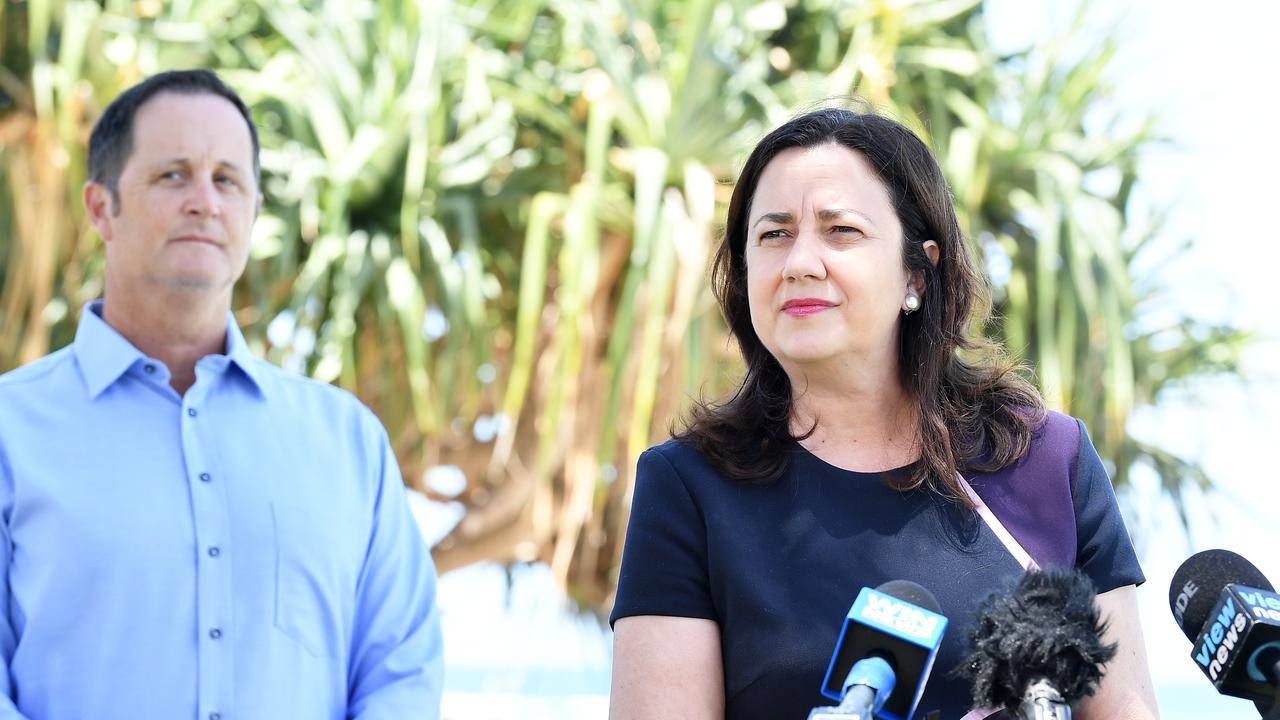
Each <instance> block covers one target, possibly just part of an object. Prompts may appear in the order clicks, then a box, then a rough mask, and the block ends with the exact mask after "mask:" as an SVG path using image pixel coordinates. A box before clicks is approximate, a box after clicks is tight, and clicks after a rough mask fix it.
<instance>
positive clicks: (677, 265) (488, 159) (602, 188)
mask: <svg viewBox="0 0 1280 720" xmlns="http://www.w3.org/2000/svg"><path fill="white" fill-rule="evenodd" d="M1082 27H1083V23H1081V22H1078V23H1077V24H1076V26H1075V29H1074V30H1072V31H1071V32H1068V33H1066V34H1064V35H1063V37H1062V38H1061V39H1060V41H1059V42H1056V43H1054V44H1052V45H1049V46H1045V47H1039V48H1034V49H1032V50H1029V51H1027V52H1024V53H1019V54H1015V55H1007V56H1005V55H997V54H996V53H994V52H993V51H992V50H991V49H990V47H989V46H988V44H987V41H986V33H985V29H984V18H983V8H982V5H981V3H980V2H979V0H915V1H912V0H763V1H762V0H507V1H504V2H498V0H418V1H417V2H410V1H394V0H363V1H361V0H330V1H328V2H324V1H319V0H259V1H258V2H232V1H230V0H201V1H199V2H197V1H196V0H187V1H177V2H159V0H132V1H125V0H105V1H104V2H92V1H89V0H43V1H40V0H36V1H17V2H15V1H14V0H6V1H5V2H0V60H2V62H0V278H2V282H3V287H2V288H0V370H7V369H10V368H12V367H16V366H17V365H20V364H22V363H24V362H29V361H31V360H33V359H35V358H37V357H39V356H41V355H43V354H45V353H46V352H48V351H50V350H51V349H54V348H57V347H60V346H62V345H65V344H67V343H68V342H70V340H71V338H72V337H73V334H74V331H75V324H76V319H77V315H78V313H79V310H80V308H81V307H82V306H83V304H84V303H85V302H87V301H88V300H90V299H92V298H94V297H96V296H98V295H99V294H100V293H101V291H102V262H103V261H102V253H101V251H100V248H99V242H100V241H99V240H98V238H97V237H96V235H94V233H93V232H92V231H91V228H90V227H89V225H88V224H87V222H86V220H85V217H84V213H83V210H82V207H81V203H80V194H81V186H82V184H83V182H84V177H85V160H84V157H85V147H86V143H87V139H88V135H89V130H90V129H91V127H92V124H93V122H94V120H95V119H96V117H97V115H98V113H99V112H100V110H101V108H102V107H103V106H104V105H105V104H106V103H107V102H109V101H110V100H111V98H112V97H114V96H115V95H116V94H117V93H118V92H119V91H120V90H122V89H123V88H125V87H127V86H129V85H131V84H133V83H135V82H137V81H139V80H140V79H142V78H143V77H145V76H147V75H149V74H151V73H154V72H158V71H161V70H166V69H174V68H181V67H196V66H199V67H209V68H212V69H214V70H216V71H217V72H219V73H220V74H221V75H222V76H223V78H224V79H226V80H227V81H228V82H229V83H230V84H231V85H232V86H234V87H235V88H237V89H238V90H239V91H240V92H241V94H242V95H243V96H244V97H245V99H246V101H247V102H248V103H249V105H250V106H251V108H252V109H253V112H254V115H255V118H256V120H257V122H258V125H259V128H260V131H261V133H262V144H263V150H262V166H263V192H264V193H265V196H266V204H265V208H264V211H263V213H262V216H261V217H260V218H259V220H258V224H257V227H256V231H255V240H254V249H253V255H252V258H251V261H250V265H249V269H248V271H247V272H246V275H245V277H244V278H243V280H242V281H241V283H240V284H239V286H238V287H237V291H236V296H235V301H234V310H235V313H236V317H237V318H238V319H239V321H240V323H241V324H242V326H243V328H244V330H245V333H246V335H247V336H248V337H249V338H250V342H251V344H252V345H253V346H254V348H255V350H257V351H259V352H261V353H262V354H264V355H265V356H266V357H268V358H270V359H271V360H273V361H276V362H279V363H281V364H282V365H284V366H285V367H288V368H292V369H295V370H297V371H299V372H304V373H307V374H310V375H312V376H314V377H316V378H318V379H320V380H323V381H325V382H333V383H337V384H339V385H342V386H343V387H346V388H348V389H350V390H352V391H353V392H355V393H356V394H357V395H359V396H360V397H361V398H362V399H363V400H364V401H365V402H366V403H367V404H369V405H370V406H371V407H372V408H373V409H374V410H375V411H376V412H377V413H378V415H379V416H380V417H381V418H382V420H383V421H384V423H385V424H386V425H387V428H388V430H389V431H390V433H391V437H392V441H393V444H394V445H395V448H396V451H397V454H398V456H399V458H400V461H401V464H402V467H403V469H404V472H405V479H406V482H407V483H408V484H409V485H411V486H413V487H415V488H417V489H419V490H422V491H423V492H425V493H426V494H427V495H428V496H430V497H432V498H433V499H435V500H438V501H441V502H446V503H450V504H452V505H453V506H454V507H455V508H457V509H458V510H459V512H460V513H461V514H462V519H461V522H459V523H458V525H457V526H456V527H455V528H454V529H453V530H452V532H450V533H449V535H448V536H447V537H446V538H445V539H444V540H443V541H442V542H441V543H440V544H439V545H438V546H437V547H436V549H435V555H436V559H437V562H438V563H439V565H440V567H441V569H442V570H448V569H451V568H454V567H459V566H461V565H465V564H468V563H471V562H474V561H477V560H482V559H492V560H498V561H531V560H541V561H544V562H547V563H549V564H550V565H551V567H552V569H553V571H554V573H555V575H556V577H558V578H559V579H560V581H561V582H562V583H564V585H565V587H566V588H567V589H568V591H569V593H570V595H571V597H573V598H574V599H575V600H576V601H577V602H578V603H580V604H581V605H582V606H584V607H588V608H596V609H600V608H604V607H607V605H608V603H609V601H610V596H611V592H612V588H613V585H614V572H615V568H616V565H617V562H618V560H619V554H620V552H621V540H622V534H623V531H624V529H625V523H626V516H627V512H628V505H627V503H628V499H629V494H630V493H629V490H630V481H631V475H632V468H633V463H634V459H635V457H636V455H637V454H638V453H639V452H640V451H641V450H643V449H644V448H645V447H647V446H648V445H650V444H652V443H654V442H657V441H660V440H661V439H663V438H664V437H666V435H667V432H668V429H669V428H670V426H671V422H672V420H673V419H674V418H677V417H679V415H680V413H681V412H682V410H683V409H684V408H685V407H686V406H687V403H688V401H689V399H690V398H692V397H699V396H704V397H713V396H716V395H718V394H719V393H721V392H723V391H724V390H725V389H727V388H728V387H730V386H731V383H732V382H733V380H734V379H735V377H736V374H737V372H738V367H739V364H738V359H737V357H736V350H735V349H734V347H733V346H732V345H731V344H730V343H729V342H728V341H727V340H726V336H725V332H724V328H723V324H722V322H721V320H720V317H719V314H718V310H717V308H716V306H715V303H714V301H713V299H712V298H711V296H710V293H709V290H708V282H707V276H706V268H707V262H708V258H709V256H710V254H711V252H712V251H713V248H714V245H715V243H716V242H717V240H718V237H719V233H720V231H721V224H722V219H723V215H724V206H725V203H726V202H727V199H728V196H729V193H730V192H731V189H732V185H731V183H732V180H733V178H734V176H735V173H736V170H737V168H738V167H739V164H740V163H741V162H742V161H743V160H744V159H745V156H746V154H747V153H748V152H749V150H750V148H751V146H752V145H753V143H754V141H755V140H757V139H758V138H760V137H761V136H763V135H764V134H765V133H766V132H768V130H770V129H772V127H774V126H776V125H777V124H779V123H780V122H782V121H783V120H785V119H786V118H787V117H789V116H790V115H792V114H793V113H794V112H796V111H797V110H802V109H805V108H808V107H812V106H814V105H815V104H819V103H823V102H833V101H834V102H839V101H840V100H839V98H847V97H849V96H850V95H853V94H857V95H859V96H861V97H862V98H865V99H866V100H868V101H870V102H871V103H873V104H874V105H875V106H876V107H878V108H880V109H882V110H883V111H885V112H887V113H889V114H891V115H892V116H894V117H896V118H898V119H899V120H901V121H903V122H905V123H906V124H907V125H909V126H910V127H912V128H913V129H915V130H916V132H918V133H919V134H920V135H921V136H922V137H923V138H924V139H925V140H926V142H927V143H928V144H929V145H930V146H931V147H932V148H933V149H934V150H935V152H936V153H937V155H938V157H939V159H940V161H941V162H942V164H943V167H944V168H945V170H946V172H947V175H948V178H949V180H950V182H951V185H952V190H953V193H954V195H955V200H956V203H957V207H958V209H959V213H960V218H961V223H962V226H963V228H964V230H965V232H966V235H967V236H968V237H969V238H970V239H971V242H972V244H973V248H974V250H975V252H976V253H977V254H978V256H979V257H981V258H982V259H983V261H984V262H985V266H986V268H987V271H988V273H989V275H990V277H991V281H992V291H993V299H994V303H995V309H996V311H997V316H996V319H995V320H994V321H993V322H992V323H991V324H990V325H989V326H988V327H986V328H985V329H984V331H985V332H987V333H988V334H990V335H992V336H993V337H997V338H1000V339H1002V340H1003V341H1004V342H1005V343H1007V344H1008V346H1009V348H1010V349H1011V350H1012V351H1013V353H1014V354H1015V355H1017V356H1019V357H1021V358H1023V359H1024V360H1025V361H1026V362H1027V364H1028V365H1029V366H1030V367H1031V368H1033V370H1034V372H1035V375H1036V378H1037V381H1038V383H1039V385H1040V387H1041V389H1042V390H1043V392H1044V394H1045V396H1046V398H1047V400H1048V402H1049V404H1050V405H1051V406H1052V407H1054V408H1056V409H1059V410H1062V411H1064V412H1067V413H1070V414H1073V415H1076V416H1079V417H1081V418H1083V419H1084V420H1085V422H1086V423H1087V424H1088V425H1089V427H1090V429H1091V432H1092V434H1093V436H1094V440H1095V442H1096V443H1097V445H1098V448H1099V451H1100V452H1101V454H1102V456H1103V458H1104V459H1105V460H1106V461H1107V463H1108V465H1109V469H1110V470H1111V472H1112V475H1113V479H1114V480H1115V482H1116V484H1117V485H1118V486H1123V485H1124V484H1125V483H1126V482H1127V478H1128V475H1129V471H1130V469H1131V468H1133V467H1134V466H1135V464H1138V463H1145V464H1149V465H1151V466H1152V467H1154V468H1155V469H1156V470H1157V472H1158V473H1159V476H1160V477H1161V479H1162V482H1163V483H1164V487H1165V488H1166V489H1167V490H1168V492H1170V493H1171V494H1172V495H1173V496H1174V498H1175V500H1176V499H1178V497H1179V493H1180V492H1181V490H1182V489H1183V488H1184V487H1186V486H1187V485H1188V484H1195V485H1200V486H1206V485H1207V484H1208V483H1209V479H1208V478H1207V477H1205V475H1204V473H1203V472H1202V471H1201V470H1200V468H1199V467H1198V466H1196V465H1195V464H1192V463H1188V462H1186V461H1184V460H1183V459H1181V458H1179V457H1178V455H1177V454H1176V452H1174V450H1175V449H1174V448H1167V447H1158V446H1153V445H1150V444H1144V443H1141V442H1138V441H1137V440H1136V439H1135V438H1133V437H1131V436H1130V435H1129V433H1128V432H1127V430H1126V422H1127V419H1128V418H1129V416H1130V414H1131V413H1132V412H1133V411H1134V409H1135V408H1137V407H1139V406H1141V405H1145V404H1151V403H1155V402H1157V401H1158V399H1159V396H1160V393H1161V390H1162V389H1163V388H1165V387H1167V386H1169V385H1170V384H1173V383H1179V382H1181V381H1184V380H1186V379H1188V378H1190V377H1192V376H1196V375H1201V374H1205V373H1218V372H1228V373H1233V372H1236V371H1237V361H1238V358H1239V355H1240V351H1241V349H1242V347H1243V345H1244V344H1245V343H1246V342H1247V341H1248V336H1247V334H1245V333H1243V332H1241V331H1239V330H1238V329H1235V328H1232V327H1226V326H1212V325H1206V324H1204V323H1201V322H1197V321H1195V320H1193V319H1189V318H1185V317H1175V318H1172V319H1171V318H1169V317H1168V313H1167V312H1161V311H1160V310H1161V307H1162V294H1163V293H1164V292H1165V291H1166V289H1165V288H1163V287H1161V286H1160V284H1159V282H1158V280H1157V279H1156V278H1155V276H1154V275H1152V274H1151V272H1152V271H1150V270H1149V271H1148V272H1147V275H1146V276H1145V277H1144V276H1135V274H1134V273H1133V270H1134V269H1135V268H1136V267H1145V268H1153V267H1158V262H1155V261H1153V260H1152V258H1150V257H1144V254H1148V255H1149V254H1150V253H1151V252H1152V250H1151V248H1152V247H1153V243H1152V242H1151V241H1152V239H1153V238H1158V237H1161V217H1160V213H1159V212H1158V211H1157V212H1150V211H1143V210H1140V209H1138V204H1137V203H1134V202H1131V198H1132V194H1133V190H1134V187H1135V184H1136V183H1137V182H1138V177H1137V172H1136V166H1137V161H1138V158H1139V157H1140V155H1141V153H1142V152H1143V150H1144V148H1146V147H1148V146H1149V145H1150V144H1151V143H1154V142H1160V139H1159V138H1158V137H1156V136H1155V135H1154V134H1153V130H1152V128H1153V125H1152V123H1151V122H1150V121H1149V120H1148V119H1143V118H1136V119H1135V118H1132V117H1123V116H1120V115H1118V114H1117V113H1116V112H1115V110H1114V108H1113V107H1112V106H1111V104H1110V103H1109V102H1108V93H1109V92H1110V88H1109V87H1108V85H1107V83H1106V80H1105V77H1106V75H1105V71H1106V69H1107V66H1108V62H1109V61H1110V59H1111V57H1112V55H1113V52H1114V50H1115V47H1116V40H1115V38H1110V37H1098V36H1095V35H1089V34H1087V33H1085V32H1083V31H1082V30H1081V28H1082ZM141 141H142V142H145V138H143V139H141ZM1159 245H1160V246H1163V247H1169V243H1167V242H1165V243H1160V244H1159ZM1139 258H1141V260H1142V262H1141V263H1139V262H1138V261H1137V260H1138V259H1139Z"/></svg>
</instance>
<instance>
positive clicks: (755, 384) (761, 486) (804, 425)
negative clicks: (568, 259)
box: [610, 109, 1156, 720]
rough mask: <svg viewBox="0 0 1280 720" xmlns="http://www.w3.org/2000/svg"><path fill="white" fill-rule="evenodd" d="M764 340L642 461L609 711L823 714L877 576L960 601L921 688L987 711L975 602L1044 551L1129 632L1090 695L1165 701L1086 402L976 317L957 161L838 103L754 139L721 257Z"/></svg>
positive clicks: (1100, 709) (739, 311)
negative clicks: (971, 646) (1025, 367)
mask: <svg viewBox="0 0 1280 720" xmlns="http://www.w3.org/2000/svg"><path fill="white" fill-rule="evenodd" d="M712 280H713V284H714V286H715V291H716V295H717V298H718V299H719V301H720V305H721V308H722V310H723V312H724V314H725V316H726V318H727V320H728V323H729V326H730V329H731V330H732V332H733V333H734V335H735V336H736V338H737V340H738V343H739V345H740V347H741V349H742V353H743V355H744V357H745V360H746V374H745V377H744V378H743V380H742V384H741V385H740V387H739V388H738V390H737V391H736V392H735V393H734V394H733V395H732V396H731V397H729V398H728V399H727V400H725V401H723V402H722V403H720V404H716V405H704V406H700V407H698V408H696V409H695V411H694V412H693V414H692V416H691V418H690V420H689V423H688V426H687V428H686V429H685V431H684V432H683V433H681V434H680V435H679V436H678V437H677V438H675V439H673V440H671V441H669V442H667V443H665V444H663V445H660V446H658V447H655V448H652V449H650V450H648V451H647V452H645V453H644V454H643V455H642V456H641V458H640V461H639V465H638V469H637V477H636V489H635V498H634V501H633V505H632V516H631V524H630V526H629V529H628V532H627V541H626V547H625V551H624V554H623V561H622V571H621V575H620V578H619V584H618V593H617V600H616V604H615V608H614V613H613V617H612V620H613V622H614V632H615V641H614V643H615V645H614V671H613V673H614V674H613V689H612V700H611V711H610V716H611V717H612V718H614V720H624V719H631V718H642V719H647V718H668V717H670V718H682V719H697V718H721V717H728V718H733V719H734V720H737V719H740V718H741V719H748V718H761V719H764V718H769V719H770V720H789V719H793V718H795V719H798V718H804V717H806V715H807V712H808V710H809V709H810V708H812V707H814V706H816V705H826V704H830V701H828V700H826V699H825V698H824V697H822V696H821V695H820V694H819V692H818V688H819V685H820V684H821V681H822V678H823V674H824V673H825V671H826V668H827V663H828V660H829V658H830V653H831V650H832V648H833V647H834V644H835V640H836V637H837V635H838V631H839V627H840V624H841V622H842V621H843V619H844V616H845V613H846V612H847V611H848V608H849V605H850V603H851V602H852V600H853V598H854V597H855V596H856V595H857V593H858V591H859V589H861V588H862V587H875V586H877V585H880V584H882V583H884V582H886V581H889V580H895V579H904V580H910V581H913V582H917V583H919V584H920V585H923V586H924V587H926V588H927V589H929V590H930V591H931V592H932V593H933V594H934V595H935V596H936V597H937V599H938V601H939V603H940V605H941V608H942V612H943V614H944V615H946V616H947V617H948V618H950V622H951V625H950V627H949V628H948V629H947V632H946V635H945V636H944V641H943V645H942V647H941V649H940V650H939V654H938V658H937V661H936V664H935V666H934V669H933V672H932V674H931V676H930V678H929V681H928V685H927V686H926V691H925V694H924V697H923V698H922V700H921V702H920V704H919V706H918V708H919V709H918V711H917V716H918V717H923V715H924V713H925V712H926V711H929V710H940V711H942V717H943V718H960V717H962V716H965V715H966V714H969V715H970V717H982V716H983V715H984V713H981V712H975V713H969V711H970V707H969V706H970V704H971V700H970V698H971V695H970V687H969V686H968V684H967V683H966V682H965V681H964V680H963V679H961V678H960V677H959V675H958V674H957V673H956V672H954V669H955V667H956V665H957V664H958V663H959V661H960V659H961V658H962V657H963V656H964V655H965V654H966V653H967V652H968V647H967V643H968V640H967V638H968V635H969V633H970V632H971V629H972V626H973V622H974V619H975V614H976V609H977V606H978V604H979V602H980V601H981V600H982V599H983V598H984V597H986V596H987V595H988V594H990V593H992V592H994V591H997V590H1001V589H1005V588H1008V587H1009V586H1010V585H1011V583H1012V581H1013V580H1015V579H1016V578H1017V577H1018V576H1020V575H1021V573H1022V572H1023V570H1024V568H1025V567H1029V566H1035V565H1037V564H1039V565H1044V564H1059V565H1068V566H1070V565H1074V566H1077V567H1079V568H1081V569H1082V570H1083V571H1084V572H1085V573H1087V574H1088V575H1089V576H1090V577H1091V578H1092V579H1093V581H1094V583H1095V585H1096V586H1097V589H1098V592H1099V594H1098V604H1099V608H1100V610H1101V611H1102V614H1103V617H1104V618H1106V619H1108V620H1109V625H1108V637H1107V640H1108V641H1111V642H1116V643H1118V645H1119V652H1118V653H1117V656H1116V658H1115V659H1114V660H1112V661H1111V663H1109V664H1108V666H1107V668H1106V676H1105V678H1104V680H1103V682H1102V684H1101V686H1100V688H1099V691H1098V692H1097V693H1096V694H1095V695H1094V696H1093V697H1092V698H1090V699H1089V701H1087V702H1086V703H1085V704H1084V706H1083V707H1081V708H1079V709H1077V717H1078V718H1126V717H1128V718H1151V717H1155V716H1156V712H1155V701H1154V697H1153V693H1152V691H1151V688H1150V679H1149V673H1148V670H1147V666H1146V659H1145V655H1144V651H1143V643H1142V634H1141V630H1140V628H1139V624H1138V613H1137V608H1136V602H1135V592H1134V587H1135V585H1137V584H1138V583H1140V582H1142V581H1143V576H1142V572H1141V570H1140V569H1139V567H1138V563H1137V559H1136V557H1135V555H1134V552H1133V548H1132V545H1131V544H1130V541H1129V538H1128V534H1127V533H1126V531H1125V528H1124V525H1123V521H1122V520H1121V517H1120V514H1119V511H1118V509H1117V507H1116V503H1115V498H1114V495H1113V493H1112V489H1111V485H1110V482H1109V481H1108V479H1107V475H1106V472H1105V471H1104V470H1103V468H1102V464H1101V462H1100V460H1099V459H1098V456H1097V453H1096V452H1095V451H1094V449H1093V446H1092V444H1091V443H1090V442H1089V439H1088V436H1087V434H1085V433H1084V431H1083V426H1082V425H1080V424H1079V423H1078V421H1075V420H1073V419H1071V418H1067V417H1065V416H1063V415H1059V414H1057V413H1052V412H1047V411H1045V410H1044V409H1043V404H1042V402H1041V400H1040V398H1039V396H1038V395H1037V393H1036V392H1035V390H1034V389H1033V388H1032V387H1031V386H1030V385H1029V384H1027V383H1026V382H1025V381H1024V380H1022V379H1020V378H1019V377H1018V376H1017V375H1015V374H1013V373H1012V372H1010V368H1011V366H1010V364H1009V363H1007V362H1005V361H1003V360H1001V359H1000V358H999V356H998V354H996V353H995V351H994V349H993V348H987V347H983V346H982V345H981V344H980V343H979V342H978V341H976V340H975V339H973V338H972V337H970V336H969V335H968V334H967V331H968V330H969V329H970V328H971V327H973V326H974V325H975V324H976V323H978V322H979V321H981V320H982V319H983V318H982V317H980V316H979V315H980V312H979V310H982V309H985V307H986V305H985V302H984V301H985V299H984V296H983V287H984V286H983V283H982V282H981V281H980V279H979V277H978V275H977V273H976V272H975V270H974V266H973V262H972V260H971V259H970V258H969V256H968V253H967V250H966V246H965V242H964V238H963V237H962V236H961V234H960V229H959V225H958V223H957V221H956V216H955V210H954V207H953V206H952V204H951V198H950V194H949V191H948V188H947V185H946V181H945V180H944V178H943V176H942V172H941V170H940V169H939V168H938V165H937V162H936V161H935V160H934V158H933V157H932V155H931V154H930V153H929V151H928V149H927V148H926V147H925V146H924V144H923V143H922V142H921V141H920V140H919V139H918V138H917V137H916V136H915V135H913V134H912V133H911V132H910V131H909V130H907V129H906V128H905V127H903V126H902V125H900V124H898V123H896V122H894V121H892V120H889V119H887V118H884V117H880V116H877V115H875V114H869V113H859V112H853V111H848V110H835V109H827V110H819V111H816V112H812V113H809V114H806V115H803V116H801V117H798V118H796V119H794V120H792V121H790V122H788V123H787V124H785V125H783V126H782V127H780V128H778V129H777V130H775V131H774V132H773V133H771V134H770V135H768V136H767V137H766V138H765V139H764V140H762V141H761V142H760V144H759V145H758V146H757V147H756V148H755V150H754V152H753V153H752V154H751V157H750V158H749V159H748V160H747V164H746V167H745V168H744V169H743V171H742V176H741V178H740V179H739V181H738V183H737V186H736V187H735V189H734V193H733V198H732V200H731V202H730V205H729V217H728V223H727V227H726V232H725V237H724V241H723V243H722V244H721V246H720V248H719V251H718V252H717V255H716V258H715V261H714V267H713V271H712Z"/></svg>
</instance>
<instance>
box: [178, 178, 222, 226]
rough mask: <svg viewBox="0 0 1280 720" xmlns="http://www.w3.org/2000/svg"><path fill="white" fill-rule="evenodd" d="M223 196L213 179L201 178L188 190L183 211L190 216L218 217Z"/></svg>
mask: <svg viewBox="0 0 1280 720" xmlns="http://www.w3.org/2000/svg"><path fill="white" fill-rule="evenodd" d="M221 200H222V198H221V196H220V195H219V194H218V188H217V186H216V185H215V184H214V181H213V179H212V178H200V179H197V180H195V181H194V182H192V183H191V185H190V186H189V187H188V189H187V197H186V203H185V205H184V207H183V210H184V211H185V212H186V214H188V215H195V216H198V217H216V216H217V215H218V214H219V212H220V207H221Z"/></svg>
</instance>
